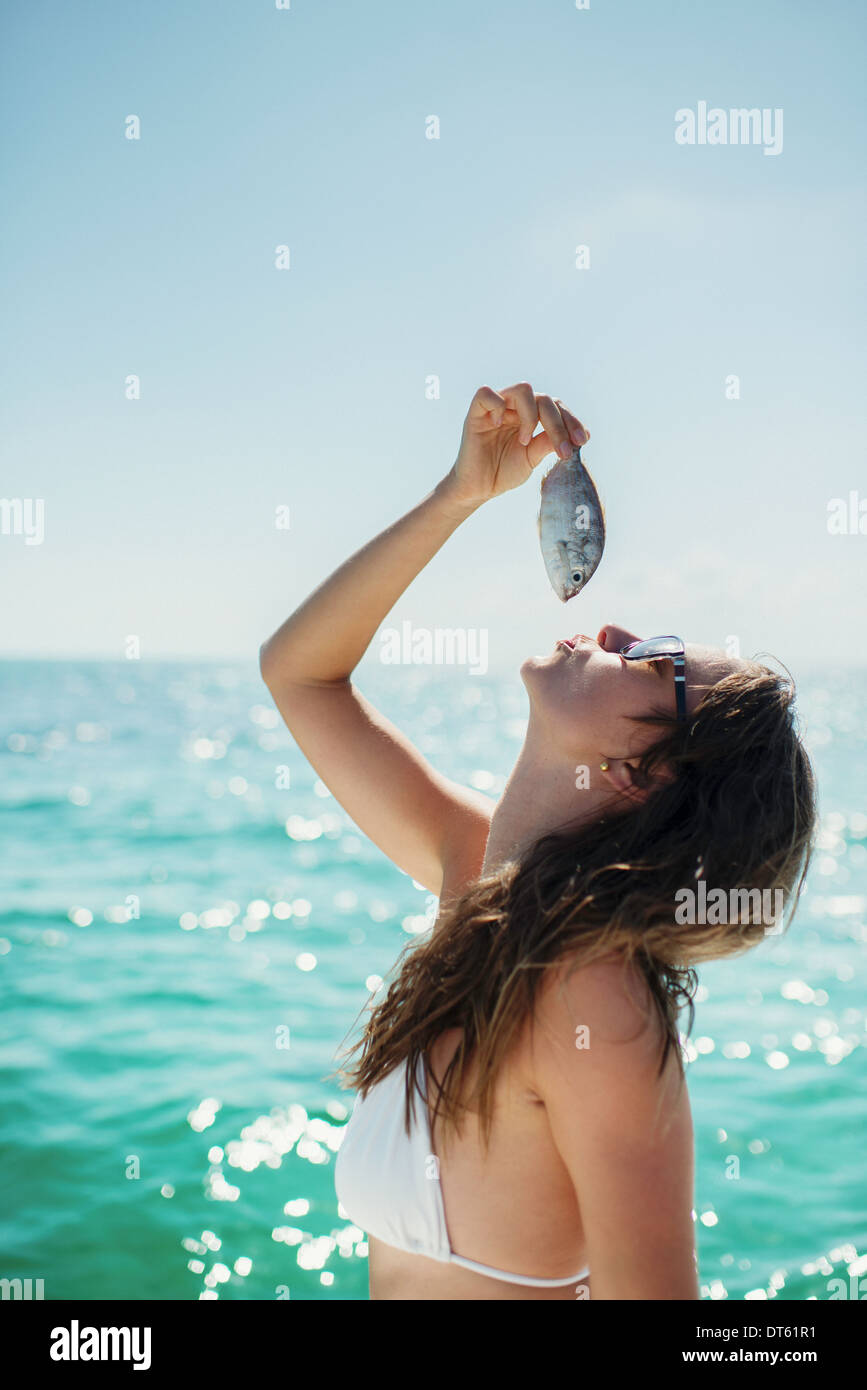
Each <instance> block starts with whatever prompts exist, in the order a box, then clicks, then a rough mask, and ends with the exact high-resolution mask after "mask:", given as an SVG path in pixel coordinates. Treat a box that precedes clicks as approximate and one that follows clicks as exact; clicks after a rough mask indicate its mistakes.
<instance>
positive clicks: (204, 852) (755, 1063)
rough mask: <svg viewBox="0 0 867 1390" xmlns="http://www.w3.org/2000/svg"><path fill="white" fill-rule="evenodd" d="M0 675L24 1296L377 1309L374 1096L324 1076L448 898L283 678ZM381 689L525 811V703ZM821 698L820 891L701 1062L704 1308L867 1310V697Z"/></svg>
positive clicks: (721, 996)
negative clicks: (369, 835)
mask: <svg viewBox="0 0 867 1390" xmlns="http://www.w3.org/2000/svg"><path fill="white" fill-rule="evenodd" d="M0 672H2V695H0V768H2V776H0V817H2V825H3V835H2V844H3V849H4V853H3V858H2V869H0V885H2V892H0V982H2V983H0V989H2V1054H0V1152H2V1164H0V1171H2V1185H3V1201H2V1218H0V1276H2V1277H7V1278H13V1277H16V1276H17V1277H22V1278H28V1277H29V1278H33V1279H43V1280H44V1291H45V1297H46V1299H60V1298H76V1299H96V1298H122V1299H153V1298H156V1299H180V1300H183V1299H199V1298H223V1299H274V1298H286V1297H290V1298H293V1299H365V1298H366V1297H367V1261H366V1246H365V1243H364V1233H363V1232H362V1231H360V1230H358V1228H356V1227H354V1226H353V1225H352V1224H351V1222H350V1221H349V1220H348V1219H347V1218H346V1217H345V1216H344V1215H343V1214H342V1213H341V1212H340V1211H339V1210H338V1204H337V1199H336V1196H335V1193H334V1186H333V1171H334V1159H335V1153H336V1150H337V1148H338V1146H339V1143H340V1137H341V1128H342V1126H343V1124H344V1123H345V1121H346V1119H347V1117H348V1114H349V1111H350V1109H351V1105H352V1093H351V1092H348V1091H344V1090H342V1089H341V1088H340V1086H339V1085H338V1083H337V1081H336V1080H328V1079H326V1077H327V1073H328V1072H329V1071H332V1070H333V1069H334V1068H335V1067H336V1065H337V1063H338V1060H339V1058H338V1050H339V1048H340V1046H341V1043H343V1042H344V1041H345V1040H346V1039H347V1038H348V1037H349V1038H353V1039H354V1037H356V1036H357V1032H358V1029H359V1027H360V1025H361V1020H362V1018H363V1010H364V1008H365V1006H366V1003H367V1000H368V996H369V993H370V991H371V990H372V989H374V988H376V986H377V984H378V983H379V981H380V980H381V979H382V978H383V977H384V976H385V975H386V973H387V971H388V970H389V969H390V967H391V966H392V964H393V963H394V961H395V959H396V957H397V955H398V953H399V951H400V949H401V947H402V946H403V945H404V944H405V943H406V942H407V940H408V939H409V937H410V936H412V935H414V934H417V933H419V932H421V931H424V930H426V928H427V923H428V921H429V916H430V913H431V911H432V909H433V908H434V907H435V900H434V899H432V898H431V897H430V895H429V894H427V893H426V892H425V891H424V890H420V889H419V888H418V887H417V886H416V885H414V884H413V882H412V881H411V880H410V879H409V878H408V877H407V876H406V875H404V874H402V873H401V872H400V871H399V870H397V869H396V868H394V866H393V865H392V864H391V863H390V862H389V861H388V860H387V859H386V858H385V857H384V856H383V855H382V854H381V853H380V851H379V850H377V849H376V848H375V846H373V845H372V844H371V843H370V842H369V841H368V840H367V839H366V838H365V837H364V835H363V834H361V833H360V832H359V831H358V830H357V829H356V828H355V827H354V825H353V824H352V822H351V821H350V820H349V818H348V817H347V816H346V815H345V813H344V812H343V811H342V810H341V808H340V807H339V806H338V805H337V804H336V803H335V801H334V799H333V798H332V797H331V796H330V795H329V794H328V791H327V789H326V788H325V787H324V786H323V785H322V783H321V782H319V780H318V779H317V776H316V774H315V772H314V771H313V770H312V768H311V767H310V766H309V764H308V763H307V762H306V761H305V759H304V758H303V757H302V755H301V754H300V752H299V751H298V749H297V748H296V747H295V745H294V743H293V740H292V739H291V737H290V735H289V734H288V733H287V731H286V730H285V728H284V727H283V725H282V724H281V723H280V721H279V720H278V717H277V715H276V712H275V711H274V708H273V705H272V702H271V699H270V697H269V695H268V693H267V691H266V690H265V688H264V686H263V685H262V683H261V681H260V679H259V673H258V669H257V666H256V662H255V659H253V660H251V661H250V663H248V664H247V665H242V664H237V665H233V664H231V663H229V664H219V663H215V664H202V663H187V664H185V663H168V662H167V663H162V664H157V663H147V662H144V661H141V662H136V661H127V662H117V663H110V662H64V661H45V662H35V661H8V662H5V663H2V664H0ZM356 675H357V682H358V685H359V686H360V688H361V689H362V690H363V691H364V692H365V694H367V695H369V697H370V698H371V699H373V700H374V701H375V702H376V703H377V704H378V705H380V707H381V708H382V709H383V710H384V712H385V713H386V714H388V716H389V717H390V718H392V719H393V720H395V721H396V722H397V723H398V724H399V725H400V727H401V728H403V729H404V730H405V731H406V733H407V734H408V735H409V736H410V737H411V738H413V739H414V741H415V742H416V743H417V744H418V746H420V748H421V749H422V751H423V752H425V753H426V754H427V755H428V756H429V757H430V758H431V759H432V760H433V761H434V762H435V764H436V765H437V766H438V767H439V768H440V769H441V770H442V771H443V772H445V773H446V774H448V775H449V776H453V777H456V778H459V779H462V780H464V781H466V782H467V783H469V784H473V785H475V786H477V787H479V788H480V789H482V790H484V791H487V792H489V793H491V794H492V795H496V794H497V793H498V791H499V790H500V789H501V788H502V785H503V782H504V780H505V776H506V774H507V772H508V770H509V768H510V766H511V764H512V762H513V761H514V758H515V755H516V754H517V751H518V748H519V745H520V740H521V737H522V734H523V729H524V718H525V713H526V705H525V696H524V691H523V687H522V686H521V684H520V681H519V679H518V677H517V674H516V675H514V676H513V677H509V678H508V679H506V678H498V677H496V676H492V675H486V676H485V677H483V678H479V677H473V676H471V675H467V674H466V673H465V672H461V671H455V670H448V669H445V668H439V669H436V668H435V669H420V668H419V669H414V668H411V669H407V668H400V669H398V668H394V667H390V668H385V667H379V666H376V665H375V664H372V665H370V666H369V667H368V666H367V664H366V663H365V664H364V665H363V666H362V667H361V668H360V670H359V671H358V672H357V673H356ZM800 689H801V699H800V708H801V711H802V716H803V718H804V720H805V722H806V725H807V731H808V732H807V742H808V746H809V747H810V751H811V753H812V755H813V759H814V763H815V766H816V770H817V774H818V777H819V784H820V791H821V807H822V832H821V837H820V842H819V847H818V849H817V852H816V857H815V861H814V866H813V869H812V872H811V875H810V880H809V884H808V890H807V893H806V895H805V897H804V898H803V900H802V904H801V907H800V910H799V915H798V917H797V918H796V920H795V922H794V923H793V925H792V927H791V928H790V929H789V931H788V933H787V934H786V935H785V936H782V937H773V936H771V937H769V938H768V939H767V940H766V941H765V942H764V943H763V944H762V946H761V947H759V948H758V949H757V950H756V951H754V952H752V953H751V954H749V955H747V956H744V957H741V958H739V959H737V960H734V961H731V962H728V963H726V962H722V963H715V964H713V965H711V966H708V967H706V968H705V969H704V970H702V971H701V975H700V978H701V988H700V991H699V996H698V1003H697V1009H696V1020H695V1025H694V1028H693V1032H692V1035H691V1039H690V1041H689V1042H688V1043H686V1044H685V1047H686V1051H687V1056H688V1058H689V1067H688V1077H689V1086H690V1092H691V1097H692V1108H693V1117H694V1122H695V1136H696V1193H695V1207H696V1221H697V1235H698V1248H699V1264H700V1275H701V1284H702V1292H703V1295H704V1296H705V1297H706V1298H708V1299H725V1298H729V1299H745V1298H759V1299H764V1298H781V1299H810V1298H815V1299H823V1300H824V1299H828V1298H830V1297H832V1296H836V1297H847V1296H848V1297H857V1296H858V1293H859V1288H860V1290H861V1295H860V1296H861V1297H867V1175H865V1168H867V1165H865V1160H864V1153H865V1143H864V1139H865V1123H864V1120H865V1108H867V1102H865V1095H867V1047H865V1044H867V1033H865V990H864V981H865V978H867V972H865V953H867V925H865V923H867V742H865V729H867V682H865V679H864V673H863V672H862V673H858V672H855V673H849V674H845V673H840V674H834V675H833V676H830V675H828V674H827V673H826V674H825V675H824V676H823V677H822V678H821V680H820V679H816V680H814V681H812V682H811V681H809V680H803V681H802V682H801V683H800ZM287 783H288V785H287ZM682 1026H683V1028H685V1027H686V1016H684V1018H683V1023H682ZM735 1160H737V1161H736V1162H735Z"/></svg>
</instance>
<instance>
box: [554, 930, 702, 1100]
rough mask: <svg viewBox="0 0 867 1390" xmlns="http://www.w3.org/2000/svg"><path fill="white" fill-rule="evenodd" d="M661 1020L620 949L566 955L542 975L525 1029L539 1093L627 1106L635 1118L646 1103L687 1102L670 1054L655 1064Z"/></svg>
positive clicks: (642, 980)
mask: <svg viewBox="0 0 867 1390" xmlns="http://www.w3.org/2000/svg"><path fill="white" fill-rule="evenodd" d="M665 1031H666V1030H665V1026H664V1023H663V1020H662V1018H661V1017H660V1014H659V1010H658V1008H657V1007H656V1005H655V1002H654V999H653V996H652V994H651V991H650V987H649V985H648V983H647V980H646V979H645V977H644V974H643V972H642V971H641V969H640V967H639V966H638V965H637V964H635V963H634V962H626V961H625V960H624V958H623V957H622V956H621V955H620V954H619V953H617V954H614V953H612V954H611V955H610V956H608V957H605V958H601V959H597V960H595V961H592V962H591V963H590V964H589V965H576V963H575V961H574V959H573V958H572V957H567V958H565V959H564V960H562V961H560V962H558V964H557V966H556V967H555V968H553V969H551V970H550V971H549V972H547V973H546V977H545V980H544V982H543V984H542V986H541V988H540V989H539V991H538V995H537V998H536V1004H535V1008H534V1012H533V1020H532V1029H531V1033H530V1043H529V1047H530V1073H531V1076H532V1078H533V1083H532V1084H533V1086H534V1089H535V1090H536V1091H537V1092H538V1094H539V1095H540V1097H542V1098H543V1099H544V1098H545V1097H546V1096H548V1097H551V1098H552V1099H553V1098H554V1095H555V1092H556V1093H561V1094H564V1095H570V1096H572V1097H574V1098H575V1099H579V1098H580V1099H581V1100H582V1101H583V1102H584V1103H590V1102H593V1103H594V1104H595V1103H596V1102H597V1101H598V1102H599V1103H600V1104H602V1105H603V1106H605V1107H607V1106H608V1105H612V1106H615V1107H617V1108H618V1109H619V1110H620V1111H621V1114H622V1112H623V1108H624V1107H627V1106H628V1107H631V1113H632V1114H633V1115H634V1116H635V1118H636V1121H637V1123H642V1124H643V1123H644V1122H645V1121H646V1120H647V1117H648V1106H652V1107H653V1108H654V1109H656V1110H658V1108H659V1106H660V1104H661V1103H665V1108H666V1110H667V1111H668V1112H669V1114H670V1113H671V1107H672V1106H681V1105H683V1104H684V1103H687V1102H686V1097H685V1087H681V1085H680V1082H681V1080H682V1077H681V1072H680V1067H679V1065H678V1058H677V1055H676V1054H677V1050H678V1049H677V1046H672V1047H670V1048H669V1052H668V1056H667V1058H666V1064H665V1067H664V1068H663V1069H662V1070H661V1071H660V1063H661V1060H662V1053H663V1048H664V1044H665Z"/></svg>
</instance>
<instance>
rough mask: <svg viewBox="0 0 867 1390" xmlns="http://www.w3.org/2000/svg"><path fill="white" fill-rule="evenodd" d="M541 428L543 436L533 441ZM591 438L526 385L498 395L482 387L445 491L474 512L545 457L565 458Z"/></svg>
mask: <svg viewBox="0 0 867 1390" xmlns="http://www.w3.org/2000/svg"><path fill="white" fill-rule="evenodd" d="M539 423H541V425H542V430H541V432H540V433H539V434H536V435H534V434H533V431H534V429H535V428H536V426H537V424H539ZM589 438H590V435H589V432H588V431H587V430H585V428H584V426H583V425H582V424H581V421H580V420H579V419H578V418H577V417H576V416H575V415H573V414H572V412H571V411H570V410H567V409H566V407H565V405H564V404H563V402H562V401H561V400H559V399H556V398H554V399H552V397H551V396H537V395H536V394H535V393H534V391H533V388H532V386H531V385H530V384H529V382H527V381H519V382H518V383H517V385H516V386H506V387H504V388H503V390H502V391H499V392H498V391H494V390H493V389H492V388H491V387H490V386H480V387H479V389H478V391H477V392H476V394H475V395H474V396H473V399H472V401H471V402H470V408H469V410H468V411H467V418H466V420H465V421H464V430H463V434H462V436H461V447H460V449H459V450H458V456H457V458H456V460H455V462H454V465H453V467H452V470H451V472H450V473H449V474H448V484H449V491H450V493H451V495H452V496H453V497H454V498H455V500H457V501H460V502H462V503H465V504H467V505H474V506H477V505H479V504H480V503H481V502H487V501H488V500H489V498H491V497H497V496H498V495H499V494H500V493H501V492H509V491H510V489H511V488H515V487H520V485H521V483H525V482H526V481H527V479H528V478H529V476H530V474H531V473H532V471H533V469H534V468H535V467H536V465H537V464H539V463H540V462H541V461H542V459H543V458H545V456H546V455H547V454H550V453H552V452H555V453H557V454H559V456H560V457H561V458H569V456H570V455H571V454H572V453H573V452H574V450H575V449H576V448H578V447H579V446H580V445H582V444H586V443H587V440H588V439H589Z"/></svg>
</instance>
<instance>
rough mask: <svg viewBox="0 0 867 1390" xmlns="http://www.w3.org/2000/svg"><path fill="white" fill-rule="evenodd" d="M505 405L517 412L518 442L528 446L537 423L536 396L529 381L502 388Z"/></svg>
mask: <svg viewBox="0 0 867 1390" xmlns="http://www.w3.org/2000/svg"><path fill="white" fill-rule="evenodd" d="M501 395H502V397H503V399H504V400H505V402H506V404H507V405H509V406H511V407H512V409H513V410H516V411H517V412H518V419H519V420H520V428H519V430H518V442H519V443H521V444H529V442H530V440H531V438H532V436H533V430H534V429H535V428H536V425H537V424H538V423H539V411H538V407H537V405H536V395H535V392H534V391H533V388H532V386H531V385H530V383H529V381H518V382H516V384H515V385H514V386H504V387H503V389H502V392H501Z"/></svg>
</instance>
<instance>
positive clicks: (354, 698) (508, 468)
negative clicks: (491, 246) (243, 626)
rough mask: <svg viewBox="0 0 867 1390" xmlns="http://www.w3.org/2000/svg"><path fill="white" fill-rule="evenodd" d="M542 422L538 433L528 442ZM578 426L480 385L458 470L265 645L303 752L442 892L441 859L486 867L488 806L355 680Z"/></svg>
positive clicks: (537, 402) (522, 398) (264, 664)
mask: <svg viewBox="0 0 867 1390" xmlns="http://www.w3.org/2000/svg"><path fill="white" fill-rule="evenodd" d="M540 419H541V421H542V424H543V425H544V426H545V429H543V431H542V433H540V434H538V435H536V436H535V437H533V430H534V428H535V426H536V424H537V423H538V422H539V420H540ZM567 421H568V422H570V423H571V425H572V433H573V439H576V433H575V432H576V431H577V432H578V434H580V438H577V439H576V442H583V440H584V439H585V438H586V434H585V432H584V430H583V429H582V427H581V425H580V423H579V422H578V421H577V420H575V417H574V416H570V415H569V414H568V412H565V410H564V413H563V414H562V415H561V413H560V410H559V409H558V408H557V406H556V405H555V404H554V403H553V401H551V398H550V397H547V396H539V397H536V396H535V395H534V394H533V392H532V389H531V388H530V386H529V385H528V384H527V383H519V384H518V385H517V386H514V387H507V388H506V389H505V390H504V391H503V392H502V393H498V392H496V391H493V390H492V389H491V388H490V387H488V386H482V387H480V388H479V390H478V391H477V392H476V394H475V395H474V397H473V400H472V402H471V405H470V409H469V411H468V413H467V417H466V420H465V422H464V431H463V436H462V440H461V447H460V450H459V453H458V457H457V459H456V461H455V464H454V466H453V467H452V468H451V470H450V471H449V472H448V473H447V474H446V475H445V477H444V478H443V479H442V480H441V481H440V482H439V483H438V484H437V485H436V487H435V488H434V489H433V491H432V492H430V493H428V495H427V496H426V497H425V498H424V499H423V500H422V501H421V502H420V503H418V505H417V506H415V507H413V508H412V510H411V511H409V512H407V513H406V515H405V516H403V517H401V518H400V519H399V520H398V521H396V522H394V524H393V525H391V526H389V527H387V528H386V530H385V531H383V532H382V533H381V534H380V535H378V536H376V537H375V538H374V539H373V540H371V541H369V542H368V543H367V544H366V545H365V546H363V547H362V548H361V549H360V550H358V551H356V552H355V554H354V555H352V556H350V558H349V559H348V560H346V561H345V562H344V563H343V564H342V565H341V566H340V567H339V568H338V569H337V570H336V571H335V572H334V574H332V575H331V577H330V578H329V579H327V580H326V581H325V582H324V583H323V584H321V585H320V586H319V587H318V588H317V589H315V590H314V592H313V593H312V594H311V595H310V596H309V597H308V598H307V599H305V601H304V602H303V603H302V604H301V605H300V607H299V608H297V609H296V610H295V612H294V613H292V614H291V616H290V617H289V618H287V619H286V621H285V622H284V623H283V624H282V626H281V627H279V628H278V629H277V631H276V632H275V633H274V635H273V636H272V637H270V638H269V639H268V641H267V642H265V643H264V644H263V646H262V648H261V651H260V666H261V670H262V676H263V679H264V680H265V683H266V685H267V686H268V689H269V690H270V691H271V694H272V696H273V697H274V702H275V704H276V705H277V708H278V709H279V711H280V713H281V715H282V716H283V719H284V720H285V722H286V724H287V726H288V728H289V729H290V731H291V733H292V734H293V736H294V738H295V741H296V743H297V744H298V746H299V748H300V749H301V751H302V753H303V754H304V755H305V757H306V758H307V759H308V760H309V762H310V763H311V764H312V765H313V767H314V768H315V769H316V771H317V772H318V773H319V776H320V777H321V779H322V781H323V782H324V783H325V785H326V786H327V787H328V788H329V790H330V791H331V792H332V793H333V795H334V796H335V797H336V799H337V800H338V801H339V802H340V804H341V805H342V806H343V807H344V809H345V810H346V811H347V812H348V813H349V815H350V816H351V817H352V819H353V820H354V821H355V822H356V824H357V825H358V826H359V827H360V828H361V829H362V830H363V831H364V832H365V834H367V835H368V836H369V837H370V839H372V840H373V841H374V843H375V844H377V845H378V846H379V847H380V849H382V850H383V852H384V853H385V854H387V855H388V856H389V858H390V859H392V860H393V861H394V863H395V864H397V865H398V867H399V868H401V869H403V870H404V871H405V872H406V873H409V874H411V875H412V877H413V878H415V879H416V880H417V881H418V882H419V883H423V884H424V885H425V887H426V888H428V890H429V891H430V892H432V893H435V894H436V895H437V896H440V894H441V889H442V884H443V870H444V865H445V864H449V865H450V866H451V867H452V869H453V870H455V871H456V876H462V875H463V874H465V875H466V876H469V875H470V874H472V873H474V872H478V869H479V868H480V867H481V862H482V859H483V857H484V850H485V844H486V841H487V835H488V826H489V822H490V816H491V812H492V810H493V807H494V804H495V803H494V802H493V801H492V800H491V799H490V798H489V797H485V796H482V795H481V793H479V792H475V791H472V790H471V789H469V788H467V787H462V786H460V785H459V784H458V783H456V782H453V781H451V780H450V779H449V778H446V777H443V776H441V775H440V774H439V773H438V772H436V771H435V769H434V768H433V767H432V766H431V765H430V763H428V762H427V760H426V759H425V758H424V757H423V756H422V755H421V753H419V751H418V750H417V749H416V748H415V747H414V746H413V745H412V743H411V742H410V741H409V740H408V739H407V738H406V737H405V736H404V735H403V734H402V733H401V732H400V731H399V730H398V729H397V728H396V727H395V726H394V725H393V724H392V723H390V722H389V720H388V719H386V718H385V717H384V716H383V715H382V714H380V712H379V711H378V710H377V709H375V708H374V706H373V705H372V704H371V703H370V702H369V701H368V700H366V699H365V697H364V696H363V695H362V694H361V693H360V691H358V690H357V689H356V688H355V687H354V686H353V685H352V683H351V680H350V676H351V673H352V671H353V670H354V668H355V667H356V665H357V664H358V662H359V661H360V660H361V658H362V656H363V655H364V653H365V651H366V650H367V647H368V645H369V644H370V641H371V639H372V638H373V636H374V634H375V633H376V630H377V628H378V627H379V625H380V624H381V623H382V621H383V620H384V618H385V617H386V616H387V614H388V613H389V612H390V610H391V609H392V608H393V607H394V605H395V603H396V602H397V600H398V599H399V598H400V596H401V594H403V592H404V591H405V590H406V588H407V587H408V586H409V584H410V583H411V582H412V580H413V579H414V578H415V577H416V575H417V574H419V573H420V571H421V570H422V569H423V568H424V566H425V565H426V564H427V563H428V561H429V560H431V559H432V558H433V556H434V555H435V554H436V553H437V551H438V550H439V549H440V547H441V546H442V545H443V544H444V543H445V541H446V540H447V539H448V537H449V536H450V535H451V534H452V532H453V531H454V530H455V529H456V528H457V527H458V526H459V525H460V524H461V522H462V521H465V520H466V519H467V517H469V516H470V515H471V514H472V513H473V512H474V511H475V510H476V508H477V507H479V506H481V504H482V503H483V502H485V501H487V500H488V499H489V498H491V497H495V496H497V495H498V494H499V493H501V492H505V491H507V490H509V489H510V488H514V487H517V486H519V485H520V484H521V483H522V482H525V481H526V479H527V478H528V477H529V476H530V474H531V472H532V470H533V468H534V467H535V466H536V464H537V463H538V462H539V461H540V460H541V459H542V458H544V457H545V455H546V454H548V453H550V452H551V450H552V449H553V448H555V447H557V446H558V445H560V444H561V443H564V444H565V445H566V448H567V451H568V452H571V445H570V444H568V438H569V430H568V429H567V423H566V422H567Z"/></svg>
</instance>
